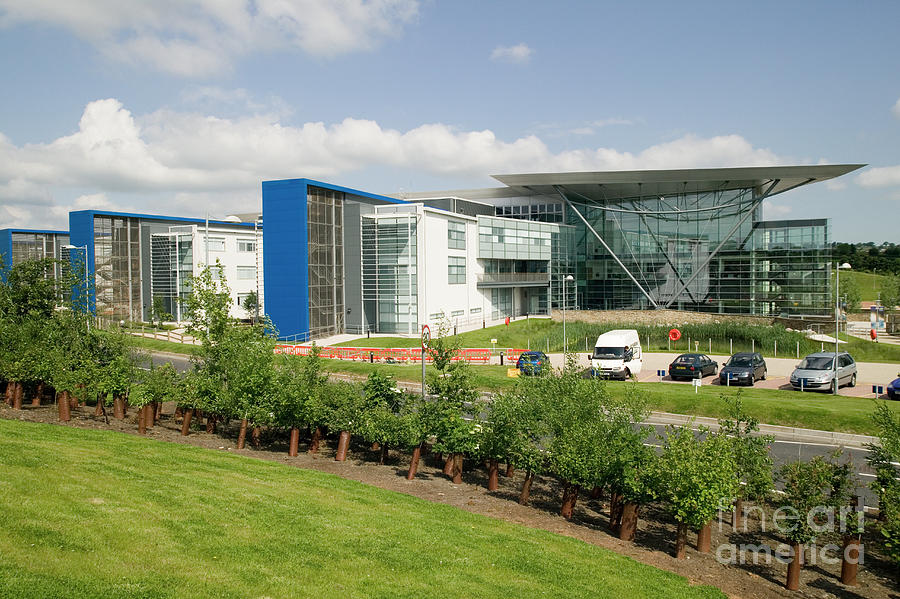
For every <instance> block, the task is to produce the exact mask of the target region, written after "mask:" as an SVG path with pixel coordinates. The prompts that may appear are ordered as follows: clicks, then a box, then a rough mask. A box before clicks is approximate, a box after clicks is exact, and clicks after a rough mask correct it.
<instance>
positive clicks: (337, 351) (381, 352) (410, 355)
mask: <svg viewBox="0 0 900 599" xmlns="http://www.w3.org/2000/svg"><path fill="white" fill-rule="evenodd" d="M310 349H312V346H310V345H276V346H275V353H276V354H285V355H288V356H306V355H309V351H310ZM508 351H509V354H508V355H509V356H510V359H517V358H518V356H519V354H521V353H522V352H523V351H526V350H515V349H513V350H508ZM319 356H321V357H322V358H329V359H332V360H354V361H357V360H359V361H368V360H370V359H372V360H378V361H389V362H399V363H401V364H406V363H421V360H422V350H420V349H417V348H406V347H320V348H319ZM513 356H515V357H513ZM490 359H491V350H489V349H482V348H474V349H463V350H460V351H459V353H458V354H457V355H456V356H454V357H453V360H455V361H458V360H464V361H466V362H480V363H484V364H487V363H488V362H489V361H490ZM425 361H426V362H432V361H433V359H432V357H431V354H430V353H428V352H426V353H425Z"/></svg>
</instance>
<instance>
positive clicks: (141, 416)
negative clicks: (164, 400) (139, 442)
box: [138, 406, 147, 435]
mask: <svg viewBox="0 0 900 599" xmlns="http://www.w3.org/2000/svg"><path fill="white" fill-rule="evenodd" d="M138 432H139V433H140V434H142V435H146V434H147V406H141V409H140V411H139V412H138Z"/></svg>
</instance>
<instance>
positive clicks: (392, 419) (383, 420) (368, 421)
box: [359, 370, 403, 464]
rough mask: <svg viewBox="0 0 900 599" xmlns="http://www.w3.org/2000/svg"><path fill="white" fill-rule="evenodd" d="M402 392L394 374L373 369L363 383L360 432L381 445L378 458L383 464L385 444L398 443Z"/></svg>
mask: <svg viewBox="0 0 900 599" xmlns="http://www.w3.org/2000/svg"><path fill="white" fill-rule="evenodd" d="M402 399H403V393H402V392H401V391H400V389H398V388H397V381H396V380H394V377H392V376H390V375H387V374H383V373H381V372H379V371H377V370H376V371H374V372H372V373H371V374H369V377H368V378H367V379H366V382H365V384H364V385H363V401H364V407H363V410H362V414H361V415H360V426H359V433H360V435H362V437H363V439H365V440H366V441H368V442H370V443H378V444H379V446H380V449H381V457H380V458H379V462H380V463H381V464H384V462H385V460H386V459H387V456H388V448H389V447H390V446H391V445H398V444H399V436H400V435H401V432H402V431H401V422H400V417H399V416H400V415H399V412H400V406H401V403H402Z"/></svg>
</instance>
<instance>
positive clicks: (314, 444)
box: [309, 426, 322, 453]
mask: <svg viewBox="0 0 900 599" xmlns="http://www.w3.org/2000/svg"><path fill="white" fill-rule="evenodd" d="M321 441H322V428H321V427H318V426H317V427H316V430H314V431H313V434H312V439H310V441H309V453H319V443H320V442H321Z"/></svg>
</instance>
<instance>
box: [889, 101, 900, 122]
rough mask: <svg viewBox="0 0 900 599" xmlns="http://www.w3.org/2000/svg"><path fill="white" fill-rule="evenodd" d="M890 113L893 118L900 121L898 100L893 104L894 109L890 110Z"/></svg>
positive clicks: (899, 103) (899, 102)
mask: <svg viewBox="0 0 900 599" xmlns="http://www.w3.org/2000/svg"><path fill="white" fill-rule="evenodd" d="M891 112H893V113H894V116H895V117H897V118H898V119H900V99H898V100H897V103H896V104H894V107H893V108H892V109H891Z"/></svg>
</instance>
